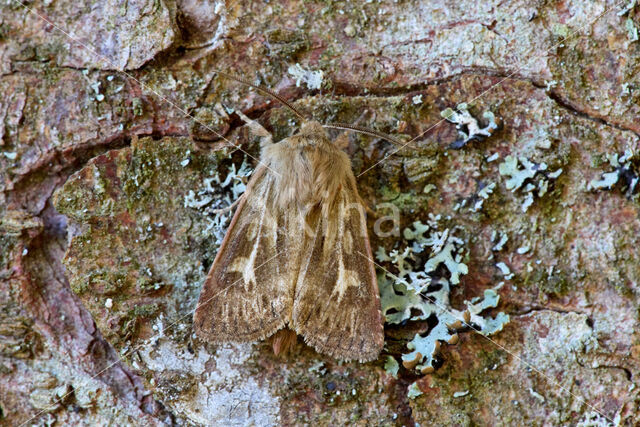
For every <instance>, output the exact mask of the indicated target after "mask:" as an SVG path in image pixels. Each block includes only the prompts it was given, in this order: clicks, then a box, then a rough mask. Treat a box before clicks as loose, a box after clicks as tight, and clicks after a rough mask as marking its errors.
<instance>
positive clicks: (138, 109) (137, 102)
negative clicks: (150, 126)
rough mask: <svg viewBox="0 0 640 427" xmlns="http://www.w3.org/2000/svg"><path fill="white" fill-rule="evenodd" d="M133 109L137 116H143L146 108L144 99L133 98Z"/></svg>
mask: <svg viewBox="0 0 640 427" xmlns="http://www.w3.org/2000/svg"><path fill="white" fill-rule="evenodd" d="M131 109H132V111H133V114H134V115H135V116H142V115H143V114H144V106H143V104H142V99H140V98H133V99H132V100H131Z"/></svg>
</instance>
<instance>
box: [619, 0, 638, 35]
mask: <svg viewBox="0 0 640 427" xmlns="http://www.w3.org/2000/svg"><path fill="white" fill-rule="evenodd" d="M636 5H637V0H631V1H630V2H629V4H627V5H626V6H625V7H624V8H623V9H622V10H621V11H620V12H618V16H627V18H626V19H625V22H624V27H625V29H626V30H627V37H628V38H629V41H631V42H635V41H638V39H639V37H638V27H637V26H636V24H635V22H634V20H633V18H634V11H635V7H636Z"/></svg>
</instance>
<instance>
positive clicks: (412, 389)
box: [407, 383, 423, 400]
mask: <svg viewBox="0 0 640 427" xmlns="http://www.w3.org/2000/svg"><path fill="white" fill-rule="evenodd" d="M422 394H423V393H422V390H420V387H418V383H412V384H411V385H410V386H409V389H408V390H407V397H408V398H409V399H412V400H413V399H415V398H416V397H418V396H420V395H422Z"/></svg>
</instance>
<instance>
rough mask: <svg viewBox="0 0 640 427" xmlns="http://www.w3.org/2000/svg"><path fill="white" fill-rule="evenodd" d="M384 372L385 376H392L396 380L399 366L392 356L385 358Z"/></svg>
mask: <svg viewBox="0 0 640 427" xmlns="http://www.w3.org/2000/svg"><path fill="white" fill-rule="evenodd" d="M384 370H385V371H386V372H387V374H389V375H391V376H393V377H394V378H398V371H399V370H400V365H399V364H398V361H397V360H396V359H395V357H393V356H387V360H386V361H385V362H384Z"/></svg>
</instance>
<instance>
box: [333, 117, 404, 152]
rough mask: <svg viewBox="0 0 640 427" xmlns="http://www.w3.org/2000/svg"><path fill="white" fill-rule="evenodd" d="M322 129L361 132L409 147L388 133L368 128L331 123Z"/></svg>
mask: <svg viewBox="0 0 640 427" xmlns="http://www.w3.org/2000/svg"><path fill="white" fill-rule="evenodd" d="M322 127H324V128H328V129H341V130H352V131H354V132H360V133H362V134H365V135H369V136H375V137H377V138H381V139H384V140H385V141H389V142H390V143H392V144H394V145H397V146H399V147H404V146H405V145H407V144H405V143H402V142H400V141H398V140H397V139H395V138H394V137H392V136H389V135H387V134H386V133H382V132H378V131H377V130H373V129H368V128H364V127H361V126H357V125H351V124H348V123H330V124H328V125H322Z"/></svg>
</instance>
